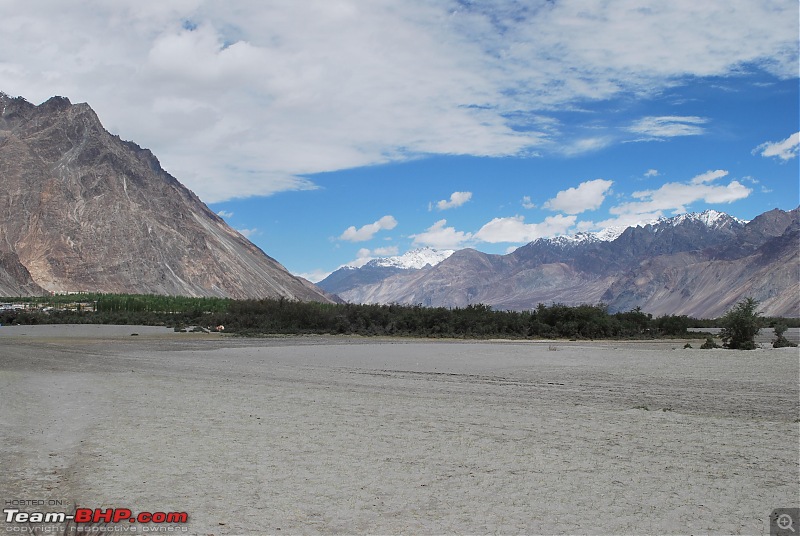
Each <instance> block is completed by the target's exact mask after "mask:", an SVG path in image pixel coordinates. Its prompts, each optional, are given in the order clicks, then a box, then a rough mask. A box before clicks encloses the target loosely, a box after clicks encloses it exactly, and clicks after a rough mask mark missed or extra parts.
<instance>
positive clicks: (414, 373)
mask: <svg viewBox="0 0 800 536" xmlns="http://www.w3.org/2000/svg"><path fill="white" fill-rule="evenodd" d="M132 333H137V335H135V336H133V335H131V334H132ZM793 336H795V337H796V336H797V334H796V333H794V334H793ZM684 342H685V341H657V342H617V341H606V342H566V341H536V342H500V341H487V342H459V341H428V340H424V341H422V340H410V339H353V338H338V337H337V338H334V337H296V338H274V339H241V338H233V337H227V336H224V337H223V336H219V335H215V334H177V333H172V332H170V331H168V330H164V329H159V328H144V327H131V326H117V327H115V326H34V327H31V326H17V327H8V326H3V327H0V468H2V472H1V473H0V500H3V501H4V503H5V504H6V505H8V504H11V503H8V502H7V501H9V500H10V501H17V504H18V501H28V500H45V501H50V500H53V501H63V502H64V503H68V504H70V505H76V504H77V505H79V506H85V507H90V508H130V509H131V510H133V511H134V512H137V511H164V512H171V511H175V512H188V514H189V522H188V524H187V525H175V526H173V529H175V530H176V531H179V532H180V531H188V533H191V534H214V535H222V534H246V535H250V534H316V533H322V534H333V533H337V534H366V533H370V534H400V533H403V534H447V533H457V534H478V533H481V534H483V533H501V534H555V533H570V534H575V533H578V534H673V533H674V534H678V533H680V534H703V533H712V534H768V533H769V523H768V516H769V514H770V512H771V511H772V510H773V509H775V508H778V507H793V506H797V505H798V504H800V464H799V462H798V459H799V458H800V447H799V446H798V445H800V424H798V417H800V393H799V392H798V391H799V387H798V386H799V383H800V382H799V380H798V378H799V377H800V376H799V375H800V371H799V370H798V369H799V367H800V365H799V363H800V359H799V357H800V354H798V350H797V349H796V348H793V349H781V350H774V349H769V350H767V349H765V350H756V351H752V352H734V351H725V350H699V349H683V343H684ZM699 342H702V341H692V343H693V345H694V346H695V348H697V347H698V346H699ZM5 507H7V506H5ZM34 509H35V508H32V507H31V508H29V507H22V510H29V511H30V510H34ZM39 509H40V510H44V511H48V510H57V509H58V508H47V507H45V508H42V507H39ZM2 525H4V526H3V528H2V529H0V531H1V530H6V531H7V532H9V533H11V532H12V529H13V527H12V525H15V524H9V523H3V524H2ZM34 528H35V527H34ZM100 528H103V527H99V528H98V531H96V532H93V533H94V534H98V533H100V534H103V533H107V534H111V533H113V534H120V533H121V532H120V530H121V529H124V530H126V531H128V532H131V531H133V530H134V529H138V531H139V533H141V532H142V531H143V530H144V529H145V528H147V527H146V526H141V525H130V526H129V527H128V526H117V527H116V528H117V531H115V532H112V529H113V527H105V528H104V529H103V530H105V532H103V531H100V530H99V529H100ZM163 528H164V527H162V529H163ZM19 530H20V529H19V528H18V529H17V532H16V533H19Z"/></svg>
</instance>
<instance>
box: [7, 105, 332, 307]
mask: <svg viewBox="0 0 800 536" xmlns="http://www.w3.org/2000/svg"><path fill="white" fill-rule="evenodd" d="M0 110H2V116H1V118H0V180H2V183H3V186H4V187H3V189H2V191H0V214H2V216H1V217H0V218H1V219H0V226H1V227H2V229H1V230H2V235H3V236H2V237H0V252H8V253H14V254H15V255H16V256H17V257H18V259H19V262H20V263H21V264H22V265H23V266H24V267H25V268H26V269H27V271H28V272H29V273H30V276H31V278H32V279H33V281H34V282H35V283H36V284H37V285H39V286H41V287H42V288H44V289H46V290H50V291H57V292H59V291H62V292H63V291H84V290H85V291H100V292H131V293H157V294H174V295H193V296H204V295H205V296H230V297H234V298H263V297H286V298H290V299H301V300H316V301H329V299H328V298H327V297H325V296H324V295H323V294H322V293H320V292H319V291H318V290H317V289H316V288H314V287H309V286H308V285H306V284H304V283H303V282H301V281H300V280H298V279H297V278H296V277H294V276H292V275H291V274H289V273H288V272H287V271H286V269H285V268H284V267H283V266H281V265H280V264H279V263H278V262H277V261H275V260H274V259H272V258H271V257H269V256H267V255H266V254H264V252H262V251H261V250H260V249H259V248H257V247H256V246H255V245H253V244H252V243H251V242H250V241H248V240H247V239H246V238H244V237H243V236H242V235H240V234H239V233H237V232H236V231H234V230H233V229H231V228H230V227H229V226H228V225H227V224H226V223H225V222H224V221H222V220H221V219H220V218H219V217H218V216H217V215H215V214H214V213H213V212H211V211H210V210H209V209H208V207H206V206H205V205H204V204H203V203H202V202H201V201H200V200H199V199H198V198H197V196H195V195H194V194H193V193H192V192H191V191H189V190H188V189H186V188H185V187H184V186H182V185H181V184H180V183H179V182H178V181H177V180H176V179H175V178H174V177H172V176H171V175H169V174H168V173H167V172H166V171H164V170H163V169H162V168H161V165H160V164H159V162H158V160H157V159H156V157H155V156H154V155H153V154H152V153H151V152H150V151H148V150H146V149H142V148H140V147H139V146H138V145H136V144H134V143H132V142H126V141H122V140H121V139H120V138H119V137H117V136H113V135H111V134H110V133H108V132H107V131H106V130H105V129H104V128H103V126H102V124H101V123H100V120H99V119H98V118H97V116H96V115H95V113H94V111H93V110H92V109H91V108H90V107H89V106H88V105H87V104H75V105H73V104H71V103H70V102H69V100H68V99H66V98H62V97H53V98H52V99H50V100H48V101H47V102H45V103H43V104H41V105H39V106H33V105H30V104H29V103H26V102H25V101H24V100H21V99H18V98H17V99H10V98H9V97H7V96H5V95H2V94H0Z"/></svg>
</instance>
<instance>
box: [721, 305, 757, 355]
mask: <svg viewBox="0 0 800 536" xmlns="http://www.w3.org/2000/svg"><path fill="white" fill-rule="evenodd" d="M757 307H758V302H757V301H756V300H754V299H753V298H745V299H744V300H742V301H740V302H739V303H737V304H736V305H734V306H733V308H732V309H731V310H730V311H728V312H727V313H725V316H723V317H722V319H721V324H722V331H721V332H720V338H721V339H722V341H723V343H725V347H726V348H732V349H734V350H754V349H755V348H756V343H755V337H756V335H757V334H758V330H759V329H761V324H762V319H761V313H759V312H758V311H756V308H757Z"/></svg>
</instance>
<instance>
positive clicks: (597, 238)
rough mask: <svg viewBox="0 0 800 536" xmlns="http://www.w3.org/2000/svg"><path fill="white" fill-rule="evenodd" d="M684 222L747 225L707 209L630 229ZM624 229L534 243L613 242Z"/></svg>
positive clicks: (723, 225)
mask: <svg viewBox="0 0 800 536" xmlns="http://www.w3.org/2000/svg"><path fill="white" fill-rule="evenodd" d="M686 222H700V223H702V224H704V225H705V226H706V227H708V228H709V229H719V228H722V227H725V226H726V225H735V226H742V225H745V224H746V223H747V221H746V220H740V219H739V218H735V217H733V216H730V215H728V214H725V213H724V212H718V211H716V210H710V209H709V210H705V211H703V212H699V213H698V212H687V213H685V214H679V215H678V216H673V217H671V218H663V217H662V218H658V219H655V220H649V221H642V222H639V223H637V224H635V225H631V226H630V227H646V226H648V225H652V226H656V227H658V226H661V225H668V226H672V227H676V226H678V225H681V224H682V223H686ZM626 229H628V227H623V226H618V227H606V228H605V229H601V230H599V231H591V232H586V231H582V232H579V233H575V234H574V235H562V236H556V237H553V238H539V239H538V240H536V242H540V241H541V242H549V243H550V244H554V245H559V246H562V247H564V246H576V245H579V244H586V243H591V242H613V241H614V240H616V239H617V238H619V237H620V235H622V233H624V232H625V230H626Z"/></svg>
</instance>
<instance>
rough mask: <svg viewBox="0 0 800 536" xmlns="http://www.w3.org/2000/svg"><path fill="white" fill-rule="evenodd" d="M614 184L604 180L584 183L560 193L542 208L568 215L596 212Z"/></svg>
mask: <svg viewBox="0 0 800 536" xmlns="http://www.w3.org/2000/svg"><path fill="white" fill-rule="evenodd" d="M613 184H614V181H607V180H603V179H595V180H592V181H586V182H582V183H580V184H579V185H578V186H577V187H576V188H568V189H566V190H562V191H560V192H558V194H556V196H555V197H554V198H553V199H549V200H547V201H545V203H544V205H542V207H543V208H546V209H549V210H558V211H560V212H566V213H567V214H580V213H581V212H585V211H587V210H595V209H597V208H599V207H600V205H602V204H603V201H604V200H605V198H606V193H607V192H608V190H609V189H610V188H611V186H612V185H613Z"/></svg>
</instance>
